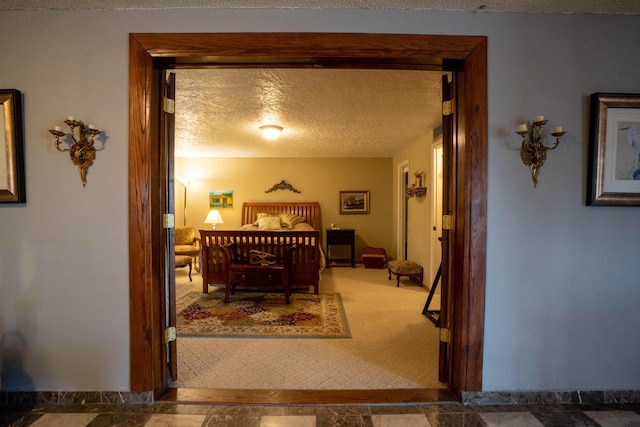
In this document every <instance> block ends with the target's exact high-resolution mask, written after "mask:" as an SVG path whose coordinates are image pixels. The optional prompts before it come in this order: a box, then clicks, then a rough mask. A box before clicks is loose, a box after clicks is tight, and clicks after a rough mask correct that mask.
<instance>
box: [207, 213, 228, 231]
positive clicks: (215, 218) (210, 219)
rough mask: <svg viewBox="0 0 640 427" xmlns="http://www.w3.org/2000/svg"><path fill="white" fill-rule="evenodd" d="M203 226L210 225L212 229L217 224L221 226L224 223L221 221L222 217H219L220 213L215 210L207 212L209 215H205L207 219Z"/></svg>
mask: <svg viewBox="0 0 640 427" xmlns="http://www.w3.org/2000/svg"><path fill="white" fill-rule="evenodd" d="M204 223H205V224H211V227H213V229H214V230H215V229H216V225H217V224H222V223H224V221H223V220H222V217H221V216H220V212H218V211H217V210H215V209H211V210H210V211H209V215H207V218H206V219H205V220H204Z"/></svg>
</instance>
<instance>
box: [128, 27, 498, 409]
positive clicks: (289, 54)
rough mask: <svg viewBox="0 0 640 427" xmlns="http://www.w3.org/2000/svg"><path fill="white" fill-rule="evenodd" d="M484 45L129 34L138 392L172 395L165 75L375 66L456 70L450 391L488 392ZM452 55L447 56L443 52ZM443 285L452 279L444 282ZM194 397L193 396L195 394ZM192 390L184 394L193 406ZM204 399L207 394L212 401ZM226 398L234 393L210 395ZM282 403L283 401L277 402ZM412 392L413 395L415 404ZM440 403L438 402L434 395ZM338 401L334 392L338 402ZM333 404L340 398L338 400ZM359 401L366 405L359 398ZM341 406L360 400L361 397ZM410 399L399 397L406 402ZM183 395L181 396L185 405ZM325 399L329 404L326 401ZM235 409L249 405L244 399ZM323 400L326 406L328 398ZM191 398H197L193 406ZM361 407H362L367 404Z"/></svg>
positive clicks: (378, 397)
mask: <svg viewBox="0 0 640 427" xmlns="http://www.w3.org/2000/svg"><path fill="white" fill-rule="evenodd" d="M486 48H487V46H486V37H476V36H429V35H381V34H327V33H322V34H320V33H295V34H285V33H264V34H260V35H256V34H255V33H233V34H132V35H131V36H130V85H129V89H130V95H129V97H130V118H129V132H130V149H129V206H130V221H129V224H130V227H129V230H130V232H129V233H130V239H129V260H130V262H129V264H130V269H129V271H130V331H131V333H130V336H131V340H130V342H131V345H130V347H131V390H132V391H153V392H154V394H155V395H156V396H160V395H161V394H162V393H164V392H165V391H166V388H167V384H168V380H169V376H168V372H167V366H166V363H165V361H166V360H167V356H168V355H167V350H166V347H165V345H164V343H163V336H164V330H163V324H164V320H163V319H164V313H163V312H162V310H161V308H162V307H163V303H164V300H165V295H164V292H163V287H162V286H161V284H162V283H164V278H163V277H162V276H163V273H162V271H163V264H164V258H163V255H164V250H163V249H164V246H165V242H164V239H163V238H162V237H163V236H162V219H163V215H162V207H161V203H160V202H161V200H160V196H159V195H160V194H161V193H162V187H163V186H164V185H165V184H163V183H162V182H158V178H157V177H158V176H161V175H160V173H161V171H160V169H161V167H162V166H161V162H160V161H159V154H158V153H159V151H160V150H159V141H160V134H161V130H160V129H159V123H160V118H159V114H160V113H159V111H160V96H159V88H160V80H161V78H160V77H161V74H162V73H161V70H163V69H165V68H170V67H175V66H189V65H190V64H191V65H193V64H209V65H210V66H225V65H230V64H233V65H234V66H238V65H239V64H242V65H244V66H255V65H256V64H265V63H270V64H279V66H285V65H288V66H340V67H358V66H368V67H371V66H377V67H388V68H396V69H431V70H444V69H447V70H451V71H454V72H455V73H457V75H458V80H457V81H458V83H457V86H458V87H457V93H458V94H459V96H460V97H459V101H458V102H459V105H458V107H457V109H456V115H457V118H456V120H457V127H456V129H457V130H456V131H455V138H454V139H455V141H454V158H455V159H454V164H455V168H456V169H455V176H456V179H455V187H456V188H455V191H453V193H454V194H455V197H456V199H455V200H456V203H455V207H454V212H452V216H453V217H454V218H455V221H454V223H453V227H452V229H451V230H450V231H451V233H450V234H451V236H450V237H451V239H450V240H451V242H450V247H448V248H446V249H445V250H447V251H449V252H448V256H449V257H450V258H451V260H452V264H453V265H455V266H456V269H455V271H451V272H449V274H448V276H447V278H446V280H447V281H448V282H449V285H448V286H450V288H451V291H452V292H451V294H450V295H451V306H452V313H454V315H452V316H451V317H450V318H449V319H447V320H448V321H447V322H446V324H445V325H443V326H444V328H446V329H447V330H448V334H447V335H448V336H449V337H450V342H449V345H450V349H451V351H450V352H449V353H450V355H451V360H450V363H449V368H448V384H449V387H450V390H451V392H453V393H454V395H455V396H456V397H457V398H460V396H461V393H462V392H464V391H480V390H481V385H482V379H481V374H482V344H483V330H482V325H483V324H484V286H485V283H484V282H485V249H486V167H487V159H486V157H487V133H486V128H487V93H486V89H487V78H486V71H487V67H486V66H487V49H486ZM442 52H446V53H445V54H443V53H442ZM443 276H444V275H443ZM406 392H407V393H405V394H404V395H403V398H404V399H405V401H407V400H406V399H409V400H408V401H424V400H422V399H425V397H424V396H425V395H431V396H432V398H433V391H427V392H426V393H422V394H420V393H411V391H406ZM184 393H187V394H188V392H187V391H185V392H184ZM184 393H183V397H184ZM205 394H206V393H205ZM209 394H210V396H209V399H216V401H218V402H219V401H222V400H220V399H223V396H224V395H225V393H223V392H221V391H218V392H217V393H213V395H214V397H212V396H211V393H209ZM276 394H277V395H276ZM276 394H273V393H272V394H269V395H256V396H254V397H253V398H252V399H253V400H252V402H253V403H260V402H265V403H276V401H279V402H280V403H300V402H301V399H302V400H303V399H304V395H305V393H303V392H296V391H290V392H283V393H276ZM388 394H389V393H388V392H383V393H375V391H372V392H370V393H369V394H368V395H369V396H370V397H371V401H372V402H379V403H385V402H388V401H389V398H390V397H389V396H387V395H388ZM407 394H408V395H411V396H413V397H408V398H407ZM436 394H437V393H436ZM328 395H332V393H329V394H328ZM333 395H334V396H335V393H333ZM356 395H357V396H356ZM356 395H354V396H351V397H348V396H347V397H344V396H343V397H342V399H343V401H349V399H353V400H354V401H357V400H358V399H357V397H362V394H361V393H356ZM401 395H402V394H401V393H399V394H396V398H398V396H401ZM178 397H179V396H178ZM325 397H326V396H325ZM226 398H227V399H228V400H227V401H230V402H242V399H241V397H240V396H238V394H237V393H234V394H233V395H232V396H229V395H227V397H226ZM312 399H313V400H311V401H315V402H318V400H317V399H318V396H317V395H316V396H314V397H313V398H312ZM191 400H193V399H191ZM359 401H360V402H361V403H366V402H363V401H362V400H361V399H360V400H359Z"/></svg>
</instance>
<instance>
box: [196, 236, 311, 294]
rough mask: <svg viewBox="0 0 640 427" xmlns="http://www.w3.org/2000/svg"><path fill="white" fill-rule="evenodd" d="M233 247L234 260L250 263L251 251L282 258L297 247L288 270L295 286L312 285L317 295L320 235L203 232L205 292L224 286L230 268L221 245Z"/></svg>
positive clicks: (201, 238) (203, 289)
mask: <svg viewBox="0 0 640 427" xmlns="http://www.w3.org/2000/svg"><path fill="white" fill-rule="evenodd" d="M229 243H233V244H234V248H235V257H236V259H238V260H240V262H243V263H249V252H250V251H251V250H259V251H263V252H268V253H271V254H274V255H275V256H276V258H278V259H282V258H283V257H284V255H285V251H286V249H287V247H289V246H291V245H294V244H295V245H296V248H295V250H294V252H293V260H292V261H293V262H292V265H291V267H290V271H289V278H290V283H291V286H292V287H308V286H313V287H314V292H315V293H318V286H319V280H320V257H321V254H320V232H319V231H318V230H305V231H264V230H200V244H201V247H202V292H204V293H207V292H209V285H224V284H226V280H227V273H228V271H229V266H228V265H227V263H226V262H225V257H224V254H223V249H222V246H225V245H227V244H229Z"/></svg>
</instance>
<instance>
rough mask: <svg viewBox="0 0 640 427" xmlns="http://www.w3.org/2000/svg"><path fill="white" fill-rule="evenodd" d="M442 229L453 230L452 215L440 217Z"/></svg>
mask: <svg viewBox="0 0 640 427" xmlns="http://www.w3.org/2000/svg"><path fill="white" fill-rule="evenodd" d="M442 229H443V230H453V215H442Z"/></svg>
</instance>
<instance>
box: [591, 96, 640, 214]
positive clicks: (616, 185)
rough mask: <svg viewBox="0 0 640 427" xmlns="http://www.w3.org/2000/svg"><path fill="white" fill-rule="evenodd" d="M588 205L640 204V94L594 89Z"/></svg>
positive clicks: (592, 97)
mask: <svg viewBox="0 0 640 427" xmlns="http://www.w3.org/2000/svg"><path fill="white" fill-rule="evenodd" d="M590 115H591V118H590V123H589V166H588V172H587V174H588V175H587V205H592V206H595V205H610V206H613V205H618V206H638V205H640V94H636V95H634V94H616V93H594V94H592V95H591V113H590Z"/></svg>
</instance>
